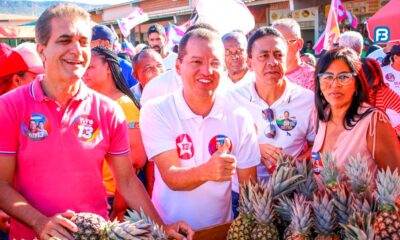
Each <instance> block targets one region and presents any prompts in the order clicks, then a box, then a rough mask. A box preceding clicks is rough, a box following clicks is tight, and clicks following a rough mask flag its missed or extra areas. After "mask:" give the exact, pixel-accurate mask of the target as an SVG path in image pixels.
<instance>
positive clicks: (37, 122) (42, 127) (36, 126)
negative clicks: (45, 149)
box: [22, 113, 51, 141]
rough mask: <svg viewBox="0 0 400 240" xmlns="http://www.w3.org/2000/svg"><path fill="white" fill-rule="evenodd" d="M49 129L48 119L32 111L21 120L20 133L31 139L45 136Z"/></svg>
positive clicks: (40, 138) (41, 138)
mask: <svg viewBox="0 0 400 240" xmlns="http://www.w3.org/2000/svg"><path fill="white" fill-rule="evenodd" d="M50 131H51V126H50V123H49V121H48V120H47V118H46V117H45V116H44V115H43V114H40V113H33V114H32V115H30V116H29V117H28V118H26V119H25V120H24V121H23V122H22V133H23V134H24V135H26V136H27V137H28V138H29V139H31V140H33V141H40V140H43V139H45V138H47V137H48V136H49V133H50Z"/></svg>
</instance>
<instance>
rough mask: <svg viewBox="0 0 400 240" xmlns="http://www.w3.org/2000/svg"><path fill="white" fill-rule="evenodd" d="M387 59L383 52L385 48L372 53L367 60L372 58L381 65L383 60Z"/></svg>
mask: <svg viewBox="0 0 400 240" xmlns="http://www.w3.org/2000/svg"><path fill="white" fill-rule="evenodd" d="M385 57H386V53H385V51H384V50H383V48H381V49H377V50H375V51H373V52H372V53H370V54H369V55H368V56H367V58H372V59H375V60H376V61H378V62H379V65H380V64H382V60H383V59H384V58H385Z"/></svg>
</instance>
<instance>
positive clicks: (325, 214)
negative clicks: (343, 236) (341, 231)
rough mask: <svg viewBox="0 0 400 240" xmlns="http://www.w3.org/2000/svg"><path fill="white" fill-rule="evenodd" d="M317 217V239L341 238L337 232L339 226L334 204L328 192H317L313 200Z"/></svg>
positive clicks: (332, 239)
mask: <svg viewBox="0 0 400 240" xmlns="http://www.w3.org/2000/svg"><path fill="white" fill-rule="evenodd" d="M312 208H313V211H314V217H315V230H316V232H317V233H318V235H317V237H316V238H315V239H316V240H328V239H331V240H336V239H340V237H339V236H338V235H336V234H335V229H336V227H337V222H336V216H335V212H334V205H333V201H332V199H331V197H330V196H329V194H328V193H327V192H324V193H323V195H322V194H315V195H314V199H313V202H312Z"/></svg>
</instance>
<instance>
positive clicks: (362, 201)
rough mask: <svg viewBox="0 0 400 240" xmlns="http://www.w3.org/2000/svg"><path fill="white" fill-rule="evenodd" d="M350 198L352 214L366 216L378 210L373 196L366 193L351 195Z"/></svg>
mask: <svg viewBox="0 0 400 240" xmlns="http://www.w3.org/2000/svg"><path fill="white" fill-rule="evenodd" d="M352 198H353V202H352V208H353V209H354V212H360V213H362V214H368V213H370V212H376V211H377V210H378V201H377V199H376V195H375V194H369V193H368V192H364V193H362V194H354V193H352Z"/></svg>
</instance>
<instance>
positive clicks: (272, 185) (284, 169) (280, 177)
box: [268, 160, 305, 199]
mask: <svg viewBox="0 0 400 240" xmlns="http://www.w3.org/2000/svg"><path fill="white" fill-rule="evenodd" d="M282 161H283V160H282ZM304 181H305V179H304V178H303V176H302V175H299V174H296V169H295V168H294V167H292V166H285V165H283V164H280V165H278V166H277V168H276V170H275V172H274V173H273V174H272V176H271V178H270V179H269V182H268V188H269V189H271V190H272V193H273V195H272V197H273V199H276V198H279V197H280V196H281V195H286V194H289V193H291V192H293V191H294V190H295V189H296V187H297V185H299V184H301V183H303V182H304Z"/></svg>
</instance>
